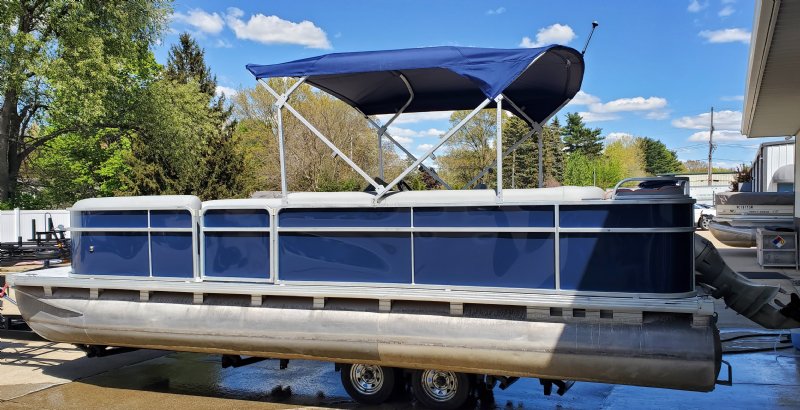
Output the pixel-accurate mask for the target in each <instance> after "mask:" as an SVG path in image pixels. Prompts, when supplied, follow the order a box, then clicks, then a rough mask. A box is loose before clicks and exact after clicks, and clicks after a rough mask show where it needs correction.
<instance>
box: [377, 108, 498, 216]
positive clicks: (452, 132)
mask: <svg viewBox="0 0 800 410" xmlns="http://www.w3.org/2000/svg"><path fill="white" fill-rule="evenodd" d="M490 102H492V100H490V99H488V98H487V99H485V100H483V102H482V103H480V105H478V106H477V107H475V109H474V110H472V112H470V113H469V114H468V115H467V116H466V117H464V119H463V120H461V122H459V123H458V124H456V126H455V127H453V128H451V129H450V131H447V133H446V134H445V135H444V136H442V138H440V139H439V142H437V143H436V145H434V146H433V147H432V148H431V149H429V150H428V151H427V152H426V153H425V154H424V155H423V156H422V157H420V158H418V159H417V160H416V161H414V163H413V164H411V165H410V166H409V167H408V168H406V169H405V170H404V171H403V172H401V173H400V175H398V176H397V178H395V179H394V180H393V181H392V182H391V183H389V185H387V186H386V187H385V188H383V189H380V190H378V191H377V193H378V194H377V196H376V197H375V201H378V200H380V199H381V198H382V197H383V196H384V195H385V194H386V193H387V192H389V190H390V189H392V187H394V186H395V185H397V184H398V183H399V182H400V181H402V180H403V178H405V177H406V175H408V173H409V172H411V171H413V170H415V169H417V167H418V166H419V165H420V164H422V162H423V161H425V160H426V159H428V157H430V156H431V154H433V152H434V151H436V150H437V149H438V148H439V147H441V146H442V145H443V144H444V143H445V142H447V141H448V140H449V139H450V138H451V137H452V136H453V135H455V133H456V132H458V130H460V129H461V127H463V126H464V124H466V123H467V122H468V121H469V120H471V119H472V117H474V116H475V115H477V114H478V113H479V112H480V111H481V110H482V109H484V108H485V107H486V106H487V105H489V103H490Z"/></svg>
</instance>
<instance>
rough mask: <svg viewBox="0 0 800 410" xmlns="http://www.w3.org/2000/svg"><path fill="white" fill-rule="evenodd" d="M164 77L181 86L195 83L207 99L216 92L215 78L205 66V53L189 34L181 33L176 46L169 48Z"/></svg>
mask: <svg viewBox="0 0 800 410" xmlns="http://www.w3.org/2000/svg"><path fill="white" fill-rule="evenodd" d="M164 76H165V77H166V78H169V79H171V80H173V81H175V82H179V83H182V84H188V83H189V82H191V81H194V82H196V83H197V84H198V85H199V86H200V92H201V93H204V94H206V95H208V98H209V99H211V98H213V97H214V93H215V92H216V90H217V77H216V76H214V75H212V74H211V70H210V69H209V68H208V66H206V60H205V51H204V50H203V49H201V48H200V46H199V45H197V42H196V41H195V40H194V39H193V38H192V36H190V35H189V33H182V34H181V35H180V36H179V38H178V44H174V45H173V46H172V47H170V49H169V55H168V56H167V67H166V70H165V71H164Z"/></svg>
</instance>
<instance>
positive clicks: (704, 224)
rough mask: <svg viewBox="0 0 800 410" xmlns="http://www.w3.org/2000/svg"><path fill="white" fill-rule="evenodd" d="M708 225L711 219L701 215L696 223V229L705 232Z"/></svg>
mask: <svg viewBox="0 0 800 410" xmlns="http://www.w3.org/2000/svg"><path fill="white" fill-rule="evenodd" d="M709 225H711V217H709V216H708V215H701V216H700V221H698V223H697V227H698V228H700V229H702V230H704V231H707V230H708V227H709Z"/></svg>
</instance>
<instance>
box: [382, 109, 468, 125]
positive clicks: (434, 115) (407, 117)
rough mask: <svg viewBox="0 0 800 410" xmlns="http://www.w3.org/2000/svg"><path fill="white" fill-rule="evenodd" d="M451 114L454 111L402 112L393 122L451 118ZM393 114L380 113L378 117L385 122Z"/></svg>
mask: <svg viewBox="0 0 800 410" xmlns="http://www.w3.org/2000/svg"><path fill="white" fill-rule="evenodd" d="M451 115H453V111H432V112H414V113H408V114H400V116H399V117H397V119H396V120H394V122H393V123H392V124H413V123H417V122H423V121H441V120H449V119H450V116H451ZM393 116H394V115H393V114H382V115H378V116H377V117H378V119H379V120H381V122H383V123H385V122H386V121H389V119H390V118H392V117H393Z"/></svg>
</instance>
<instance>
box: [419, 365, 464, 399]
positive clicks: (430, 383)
mask: <svg viewBox="0 0 800 410" xmlns="http://www.w3.org/2000/svg"><path fill="white" fill-rule="evenodd" d="M422 390H423V391H424V392H425V394H426V395H427V396H428V397H430V398H431V399H433V400H435V401H437V402H445V401H448V400H451V399H452V398H453V397H455V396H456V392H457V391H458V377H456V374H455V373H454V372H450V371H441V370H425V371H424V372H422Z"/></svg>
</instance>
